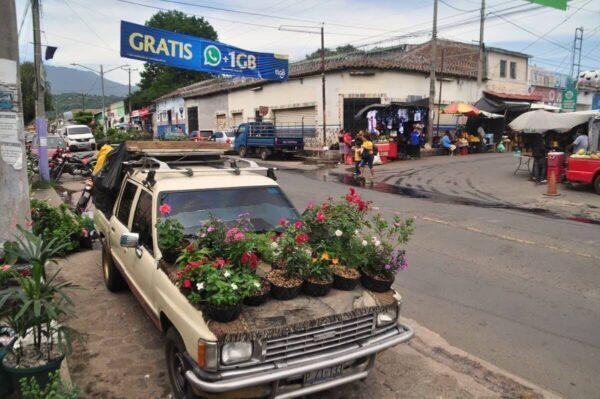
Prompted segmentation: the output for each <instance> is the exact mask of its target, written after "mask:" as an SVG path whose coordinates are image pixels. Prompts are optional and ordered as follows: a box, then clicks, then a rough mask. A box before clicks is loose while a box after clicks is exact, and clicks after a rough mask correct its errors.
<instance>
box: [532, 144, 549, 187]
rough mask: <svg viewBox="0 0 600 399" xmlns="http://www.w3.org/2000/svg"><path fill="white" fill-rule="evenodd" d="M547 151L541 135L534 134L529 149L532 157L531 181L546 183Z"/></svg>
mask: <svg viewBox="0 0 600 399" xmlns="http://www.w3.org/2000/svg"><path fill="white" fill-rule="evenodd" d="M547 154H548V150H547V149H546V143H545V142H544V137H543V136H542V135H541V134H536V135H535V138H534V140H533V146H532V148H531V155H532V156H533V177H532V180H534V181H537V182H538V183H547V182H548V181H547V180H546V166H547V163H546V162H547V161H546V155H547Z"/></svg>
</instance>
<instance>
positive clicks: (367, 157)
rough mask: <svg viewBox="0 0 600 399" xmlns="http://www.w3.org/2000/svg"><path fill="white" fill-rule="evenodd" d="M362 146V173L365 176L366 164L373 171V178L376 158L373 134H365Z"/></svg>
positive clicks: (372, 176)
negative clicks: (372, 139)
mask: <svg viewBox="0 0 600 399" xmlns="http://www.w3.org/2000/svg"><path fill="white" fill-rule="evenodd" d="M360 148H361V155H360V158H361V160H360V175H361V176H362V177H363V178H365V166H368V167H369V172H371V179H373V178H374V177H375V175H374V174H373V159H374V158H375V155H374V152H373V142H372V141H371V135H370V134H369V133H366V134H365V135H364V138H363V142H362V144H361V146H360Z"/></svg>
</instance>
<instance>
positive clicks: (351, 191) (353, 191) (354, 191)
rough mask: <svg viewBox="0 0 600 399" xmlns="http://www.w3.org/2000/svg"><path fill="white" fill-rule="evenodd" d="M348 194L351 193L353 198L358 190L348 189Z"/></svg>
mask: <svg viewBox="0 0 600 399" xmlns="http://www.w3.org/2000/svg"><path fill="white" fill-rule="evenodd" d="M348 192H349V193H350V195H352V196H354V195H356V190H355V189H354V187H350V188H349V189H348Z"/></svg>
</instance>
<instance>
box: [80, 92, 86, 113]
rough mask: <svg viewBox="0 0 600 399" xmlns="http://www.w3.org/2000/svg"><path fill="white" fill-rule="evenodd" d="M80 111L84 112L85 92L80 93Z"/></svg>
mask: <svg viewBox="0 0 600 399" xmlns="http://www.w3.org/2000/svg"><path fill="white" fill-rule="evenodd" d="M81 112H85V93H81Z"/></svg>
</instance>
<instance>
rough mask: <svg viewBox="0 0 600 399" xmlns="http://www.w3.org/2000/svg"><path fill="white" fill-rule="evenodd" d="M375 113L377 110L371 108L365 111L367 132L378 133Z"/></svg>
mask: <svg viewBox="0 0 600 399" xmlns="http://www.w3.org/2000/svg"><path fill="white" fill-rule="evenodd" d="M377 114H378V112H377V111H376V110H371V111H369V112H367V123H368V129H369V133H376V134H379V131H378V130H377Z"/></svg>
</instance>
